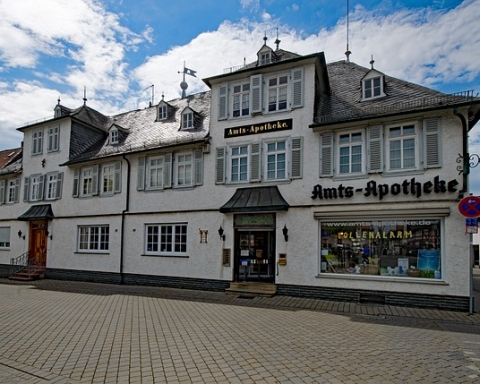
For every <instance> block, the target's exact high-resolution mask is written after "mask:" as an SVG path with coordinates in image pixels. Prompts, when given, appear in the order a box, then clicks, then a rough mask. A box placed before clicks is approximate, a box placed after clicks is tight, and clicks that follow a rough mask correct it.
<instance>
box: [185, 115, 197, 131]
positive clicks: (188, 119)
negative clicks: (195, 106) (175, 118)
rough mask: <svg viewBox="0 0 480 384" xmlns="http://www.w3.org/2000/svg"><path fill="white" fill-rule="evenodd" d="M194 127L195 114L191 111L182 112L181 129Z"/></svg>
mask: <svg viewBox="0 0 480 384" xmlns="http://www.w3.org/2000/svg"><path fill="white" fill-rule="evenodd" d="M193 128H195V116H194V114H193V111H186V112H183V113H182V130H185V129H193Z"/></svg>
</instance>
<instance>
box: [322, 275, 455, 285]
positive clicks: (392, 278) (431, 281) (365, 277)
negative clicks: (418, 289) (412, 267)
mask: <svg viewBox="0 0 480 384" xmlns="http://www.w3.org/2000/svg"><path fill="white" fill-rule="evenodd" d="M316 278H320V279H325V278H326V279H348V280H362V281H383V282H386V283H392V282H394V283H407V284H412V283H419V284H431V285H449V284H448V283H446V282H445V281H444V280H442V279H428V278H422V277H408V276H405V277H398V276H376V275H361V274H334V273H325V272H324V273H321V274H319V275H317V276H316Z"/></svg>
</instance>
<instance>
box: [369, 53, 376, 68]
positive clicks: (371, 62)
mask: <svg viewBox="0 0 480 384" xmlns="http://www.w3.org/2000/svg"><path fill="white" fill-rule="evenodd" d="M373 63H375V60H373V55H372V60H370V65H371V66H372V69H373Z"/></svg>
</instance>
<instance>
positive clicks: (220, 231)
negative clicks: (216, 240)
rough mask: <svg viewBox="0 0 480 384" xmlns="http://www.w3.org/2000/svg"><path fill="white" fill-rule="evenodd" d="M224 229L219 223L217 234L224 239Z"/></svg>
mask: <svg viewBox="0 0 480 384" xmlns="http://www.w3.org/2000/svg"><path fill="white" fill-rule="evenodd" d="M224 233H225V231H224V230H223V228H222V226H221V225H220V228H218V234H219V235H220V238H221V239H222V240H223V241H225V234H224Z"/></svg>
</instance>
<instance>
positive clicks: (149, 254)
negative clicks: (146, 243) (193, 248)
mask: <svg viewBox="0 0 480 384" xmlns="http://www.w3.org/2000/svg"><path fill="white" fill-rule="evenodd" d="M140 256H146V257H167V258H180V259H188V258H190V256H188V255H169V254H166V253H155V254H153V253H142V254H141V255H140Z"/></svg>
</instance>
